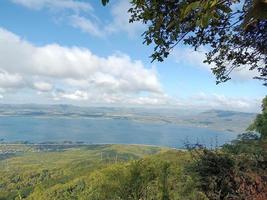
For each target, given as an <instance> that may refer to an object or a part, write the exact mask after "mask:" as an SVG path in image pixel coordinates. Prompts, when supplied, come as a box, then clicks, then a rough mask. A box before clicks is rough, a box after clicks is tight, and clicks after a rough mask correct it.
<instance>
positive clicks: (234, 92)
mask: <svg viewBox="0 0 267 200" xmlns="http://www.w3.org/2000/svg"><path fill="white" fill-rule="evenodd" d="M128 8H129V4H128V2H127V1H126V0H113V1H111V3H110V4H109V5H108V6H106V7H103V6H102V5H101V3H100V0H95V1H85V0H83V1H82V0H1V2H0V103H41V104H62V103H64V104H75V105H81V106H95V105H101V106H102V105H106V106H115V105H116V106H120V105H121V106H157V107H162V106H168V107H177V108H186V109H187V108H192V109H196V108H201V109H214V108H215V109H228V110H240V111H249V112H255V111H259V105H260V101H261V99H262V98H263V97H264V95H266V92H267V89H266V87H263V86H262V83H261V82H260V81H257V80H253V79H251V78H252V76H253V75H255V73H251V72H248V70H246V68H244V70H242V71H236V72H234V73H233V80H231V81H229V82H227V83H224V84H220V85H216V84H215V79H214V76H213V75H212V73H211V71H210V67H211V66H208V65H206V64H203V63H202V60H203V58H204V52H205V50H204V49H202V50H199V51H198V52H193V50H192V49H190V48H188V47H184V46H179V47H177V48H176V49H174V51H173V52H172V54H171V56H170V57H169V58H168V59H167V60H166V61H165V62H163V63H156V62H155V63H151V62H150V61H151V60H150V58H149V55H150V54H151V53H152V47H148V46H144V45H143V44H142V38H141V33H142V31H143V30H144V28H145V27H144V26H143V25H142V24H129V23H128V18H129V16H128V14H127V9H128Z"/></svg>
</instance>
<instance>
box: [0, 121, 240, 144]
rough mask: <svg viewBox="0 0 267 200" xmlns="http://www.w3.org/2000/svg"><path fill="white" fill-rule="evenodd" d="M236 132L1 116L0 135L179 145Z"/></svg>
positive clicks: (219, 140)
mask: <svg viewBox="0 0 267 200" xmlns="http://www.w3.org/2000/svg"><path fill="white" fill-rule="evenodd" d="M236 136H237V134H235V133H231V132H220V131H213V130H208V129H205V128H196V127H185V126H180V125H176V124H169V123H161V124H160V123H153V122H151V123H147V122H138V121H132V120H127V119H103V118H64V117H57V118H56V117H51V118H49V117H48V118H40V117H21V116H13V117H6V116H5V117H0V139H4V140H5V141H9V142H12V141H30V142H37V143H39V142H46V141H65V140H67V141H84V142H87V143H92V144H95V143H116V144H117V143H120V144H148V145H159V146H168V147H175V148H181V147H183V145H184V143H185V142H187V141H189V142H190V143H196V142H200V143H202V144H205V145H207V147H210V146H211V145H213V146H214V145H216V143H217V144H218V145H221V144H223V143H225V142H229V141H231V140H232V139H234V138H236Z"/></svg>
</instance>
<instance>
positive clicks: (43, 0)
mask: <svg viewBox="0 0 267 200" xmlns="http://www.w3.org/2000/svg"><path fill="white" fill-rule="evenodd" d="M10 1H12V2H13V3H16V4H19V5H22V6H25V7H27V8H29V9H34V10H41V9H45V8H47V9H49V10H62V9H63V10H66V9H68V10H72V11H75V12H79V11H88V10H92V7H91V5H90V4H89V3H88V2H84V1H75V0H10Z"/></svg>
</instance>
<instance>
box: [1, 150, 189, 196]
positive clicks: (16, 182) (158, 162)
mask: <svg viewBox="0 0 267 200" xmlns="http://www.w3.org/2000/svg"><path fill="white" fill-rule="evenodd" d="M20 148H22V147H20ZM101 154H102V156H101ZM152 154H153V155H152ZM177 157H181V159H177ZM101 158H102V159H101ZM137 159H139V160H140V159H141V160H140V163H139V164H138V167H139V168H140V169H142V171H144V173H146V170H144V169H148V172H149V173H150V172H153V173H154V177H153V181H154V182H155V183H156V182H157V184H159V178H160V176H159V173H160V171H159V169H160V168H161V167H162V163H163V162H170V163H171V165H170V166H171V167H170V169H169V170H170V172H171V173H173V175H172V176H171V177H172V178H171V179H178V177H177V176H179V179H180V180H181V181H189V182H190V180H187V178H188V177H187V178H186V180H185V179H183V177H182V176H183V173H182V171H183V170H184V169H183V166H184V165H185V163H187V162H189V161H190V158H189V155H188V154H187V153H185V152H179V151H176V150H170V149H166V148H159V147H151V146H138V145H94V146H87V147H79V148H70V149H66V150H64V151H61V152H26V153H21V154H18V155H15V156H12V157H10V158H6V159H2V160H0V177H1V178H0V199H20V198H22V199H23V198H28V199H47V200H49V199H105V198H113V197H114V195H115V196H116V195H117V191H119V190H122V189H123V187H124V185H125V182H123V181H126V180H128V179H129V178H130V177H131V168H132V167H133V166H135V164H136V163H135V161H133V160H137ZM177 170H178V171H177ZM142 173H143V172H142ZM145 176H146V174H144V177H145ZM181 178H182V179H181ZM171 179H170V181H171ZM144 180H148V179H145V178H144ZM144 180H143V179H142V180H141V181H144ZM128 181H129V180H128ZM153 181H150V182H153ZM173 181H174V180H173ZM181 181H178V182H177V181H175V184H176V186H172V187H174V188H176V189H177V187H178V186H177V184H179V183H180V182H181ZM77 183H79V184H77ZM106 184H108V185H109V186H108V187H105V185H106ZM190 184H191V183H190ZM77 185H78V186H79V187H81V188H82V189H80V190H78V191H74V189H73V192H70V191H69V188H76V187H77ZM111 185H113V190H112V189H111V190H112V191H108V190H109V189H108V188H110V186H111ZM130 187H131V186H130ZM151 187H152V186H151ZM153 187H155V188H154V189H155V190H157V188H156V187H158V185H157V186H155V185H154V186H153ZM153 187H152V188H153ZM111 188H112V187H111ZM124 189H125V188H124ZM124 189H123V190H124ZM180 189H181V187H180ZM66 191H68V192H66ZM103 193H107V194H110V195H113V196H110V197H106V196H105V195H104V194H103ZM183 193H184V191H183ZM57 195H58V196H57ZM93 195H98V197H96V196H93ZM101 195H102V196H101ZM56 196H57V198H55V197H56ZM114 198H115V197H114Z"/></svg>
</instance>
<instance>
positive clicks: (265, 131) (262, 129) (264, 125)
mask: <svg viewBox="0 0 267 200" xmlns="http://www.w3.org/2000/svg"><path fill="white" fill-rule="evenodd" d="M261 107H262V113H261V114H258V115H257V117H256V119H255V120H254V122H253V123H252V124H251V125H250V126H249V128H248V130H250V131H257V132H258V133H260V135H261V138H262V139H263V140H264V139H265V140H266V139H267V96H266V97H265V98H264V99H263V100H262V106H261Z"/></svg>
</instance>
